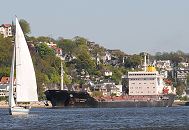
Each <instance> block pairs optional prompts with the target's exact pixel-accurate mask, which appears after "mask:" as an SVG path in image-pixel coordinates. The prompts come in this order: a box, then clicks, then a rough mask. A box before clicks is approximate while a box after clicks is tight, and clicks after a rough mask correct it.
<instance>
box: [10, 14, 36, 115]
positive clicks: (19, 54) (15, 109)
mask: <svg viewBox="0 0 189 130" xmlns="http://www.w3.org/2000/svg"><path fill="white" fill-rule="evenodd" d="M14 70H16V99H14V95H13V93H14V88H13V87H14ZM9 86H10V87H9V113H10V114H11V115H20V114H28V113H29V109H30V107H29V106H27V107H23V106H19V105H18V103H23V102H24V103H25V102H33V101H38V95H37V83H36V76H35V71H34V67H33V62H32V59H31V55H30V52H29V49H28V46H27V42H26V39H25V37H24V34H23V31H22V29H21V26H20V24H19V21H18V19H17V18H16V34H15V44H14V51H13V57H12V65H11V73H10V85H9Z"/></svg>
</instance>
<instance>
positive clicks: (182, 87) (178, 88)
mask: <svg viewBox="0 0 189 130" xmlns="http://www.w3.org/2000/svg"><path fill="white" fill-rule="evenodd" d="M185 90H186V85H185V84H184V83H183V82H178V84H177V86H176V93H177V95H179V96H181V95H182V94H183V92H184V91H185Z"/></svg>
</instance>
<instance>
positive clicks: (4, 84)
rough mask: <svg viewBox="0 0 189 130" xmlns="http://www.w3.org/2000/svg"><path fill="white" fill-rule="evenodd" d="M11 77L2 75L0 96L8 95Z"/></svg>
mask: <svg viewBox="0 0 189 130" xmlns="http://www.w3.org/2000/svg"><path fill="white" fill-rule="evenodd" d="M8 85H9V77H2V78H1V80H0V97H5V96H8V89H9V86H8Z"/></svg>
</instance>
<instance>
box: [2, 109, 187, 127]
mask: <svg viewBox="0 0 189 130" xmlns="http://www.w3.org/2000/svg"><path fill="white" fill-rule="evenodd" d="M0 129H46V130H47V129H53V130H54V129H66V130H67V129H70V130H73V129H80V130H85V129H86V130H88V129H90V130H93V129H94V130H96V129H112V130H115V129H137V130H141V129H142V130H146V129H147V130H156V129H157V130H160V129H162V130H164V129H170V130H173V129H175V130H177V129H182V130H183V129H185V130H187V129H188V130H189V107H187V106H182V107H155V108H147V107H146V108H63V109H49V108H33V109H31V112H30V114H29V115H26V116H11V115H9V114H8V110H7V109H0Z"/></svg>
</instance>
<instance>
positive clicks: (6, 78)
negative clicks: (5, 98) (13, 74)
mask: <svg viewBox="0 0 189 130" xmlns="http://www.w3.org/2000/svg"><path fill="white" fill-rule="evenodd" d="M0 82H1V83H2V84H7V83H8V82H9V77H2V78H1V81H0Z"/></svg>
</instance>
